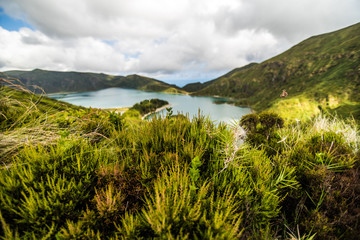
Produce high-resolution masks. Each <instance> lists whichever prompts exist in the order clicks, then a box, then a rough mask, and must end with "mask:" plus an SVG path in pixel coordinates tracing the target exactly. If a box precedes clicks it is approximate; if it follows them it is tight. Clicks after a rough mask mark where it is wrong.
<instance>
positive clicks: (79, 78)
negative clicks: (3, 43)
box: [5, 69, 184, 93]
mask: <svg viewBox="0 0 360 240" xmlns="http://www.w3.org/2000/svg"><path fill="white" fill-rule="evenodd" d="M5 74H6V75H7V76H8V77H12V78H17V79H19V80H20V81H21V82H22V83H23V84H24V85H25V86H26V87H28V88H30V89H31V90H32V89H33V86H39V87H40V88H42V89H43V90H44V91H45V92H46V93H56V92H84V91H94V90H99V89H104V88H109V87H120V88H132V89H137V90H143V91H154V92H170V93H183V92H184V91H183V90H181V89H180V88H178V87H177V86H175V85H170V84H167V83H164V82H162V81H159V80H156V79H153V78H148V77H143V76H139V75H136V74H134V75H129V76H113V75H106V74H103V73H83V72H58V71H47V70H41V69H35V70H33V71H7V72H5Z"/></svg>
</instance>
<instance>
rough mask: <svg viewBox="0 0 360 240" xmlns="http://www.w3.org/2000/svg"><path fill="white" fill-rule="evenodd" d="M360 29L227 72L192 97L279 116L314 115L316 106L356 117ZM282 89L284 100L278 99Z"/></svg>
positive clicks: (359, 112) (358, 112)
mask: <svg viewBox="0 0 360 240" xmlns="http://www.w3.org/2000/svg"><path fill="white" fill-rule="evenodd" d="M359 63H360V24H356V25H353V26H350V27H348V28H345V29H342V30H339V31H336V32H332V33H328V34H323V35H319V36H315V37H311V38H309V39H307V40H305V41H303V42H301V43H299V44H298V45H296V46H294V47H292V48H291V49H289V50H288V51H286V52H284V53H282V54H280V55H278V56H276V57H274V58H271V59H269V60H267V61H265V62H263V63H261V64H256V65H252V66H251V67H249V68H245V69H240V71H232V72H231V73H230V74H227V75H224V76H223V77H220V78H218V79H217V80H216V81H212V84H210V85H208V86H207V87H205V88H203V89H201V90H200V91H198V92H196V93H195V94H197V95H219V96H225V97H232V98H235V99H238V100H239V103H240V104H241V105H249V106H251V107H252V108H253V109H255V110H257V111H259V110H265V109H273V110H275V111H278V112H279V113H281V114H282V115H283V116H289V115H290V114H291V115H293V116H295V115H296V116H300V117H301V115H302V114H303V113H304V112H306V115H314V114H316V113H318V112H319V111H320V110H319V107H318V106H321V107H322V108H323V109H328V110H338V111H339V112H340V113H342V114H353V115H355V116H356V117H360V90H359V89H360V64H359ZM282 89H286V90H287V92H288V93H289V96H288V97H287V98H286V99H280V98H279V95H280V94H281V92H282Z"/></svg>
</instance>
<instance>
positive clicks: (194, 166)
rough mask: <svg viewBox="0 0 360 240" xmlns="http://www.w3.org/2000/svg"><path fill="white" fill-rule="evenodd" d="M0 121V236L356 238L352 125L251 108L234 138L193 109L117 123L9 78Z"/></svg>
mask: <svg viewBox="0 0 360 240" xmlns="http://www.w3.org/2000/svg"><path fill="white" fill-rule="evenodd" d="M0 80H2V79H1V78H0ZM16 88H17V89H16ZM141 105H143V106H144V107H145V106H146V105H147V103H146V102H145V103H144V104H141ZM0 120H1V128H0V139H1V141H0V160H1V165H2V167H1V168H0V238H2V239H175V238H179V239H251V240H252V239H340V238H343V239H356V236H359V234H360V224H359V221H358V219H359V215H360V209H359V207H358V206H359V204H360V202H359V201H360V199H359V197H358V196H359V194H360V178H359V172H360V164H359V160H360V155H359V146H358V143H359V134H358V131H357V129H358V128H357V126H356V125H354V122H353V121H342V120H338V119H328V118H326V117H323V116H318V117H316V118H314V119H312V120H310V121H308V122H303V121H301V122H298V123H295V124H292V123H290V124H289V123H288V122H284V121H283V120H282V119H281V118H279V117H278V116H277V115H276V114H274V113H266V112H263V113H260V114H254V113H253V114H249V115H246V116H244V117H243V118H242V120H241V121H240V124H241V125H242V126H243V127H244V128H245V129H246V131H247V133H246V135H245V132H244V131H242V130H241V128H240V126H239V124H233V125H231V126H225V125H223V124H215V123H214V122H212V121H210V120H209V119H207V118H206V117H204V116H201V115H199V116H197V117H195V118H193V119H192V120H190V119H189V118H188V117H187V116H184V115H177V116H173V115H171V113H169V114H168V115H167V116H166V117H156V116H155V117H154V118H152V119H151V120H149V121H145V120H141V119H134V118H130V119H128V118H126V117H124V115H119V114H117V113H115V112H109V111H105V110H101V109H92V108H81V107H76V106H72V105H70V104H66V103H63V102H61V101H56V100H54V99H50V98H47V97H44V96H40V95H35V94H33V93H31V92H29V91H27V90H26V89H24V88H23V87H22V86H20V85H13V87H12V88H10V87H6V86H1V85H0Z"/></svg>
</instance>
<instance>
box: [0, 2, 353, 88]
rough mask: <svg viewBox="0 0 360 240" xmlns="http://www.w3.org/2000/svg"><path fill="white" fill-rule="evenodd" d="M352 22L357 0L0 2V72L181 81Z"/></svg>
mask: <svg viewBox="0 0 360 240" xmlns="http://www.w3.org/2000/svg"><path fill="white" fill-rule="evenodd" d="M358 22H360V1H359V0H271V1H270V0H196V1H195V0H193V1H190V0H61V1H59V0H0V71H6V70H14V69H19V70H32V69H35V68H40V69H47V70H57V71H86V72H99V73H100V72H102V73H107V74H114V75H129V74H140V75H144V76H148V77H153V78H156V79H159V80H162V81H166V82H170V83H174V84H177V85H180V86H181V85H184V84H185V83H188V82H196V81H200V82H204V81H208V80H212V79H214V78H217V77H219V76H221V75H222V74H225V73H227V72H228V71H230V70H232V69H234V68H237V67H241V66H244V65H246V64H249V63H251V62H262V61H264V60H266V59H268V58H270V57H273V56H275V55H277V54H279V53H281V52H283V51H285V50H287V49H288V48H290V47H291V46H293V45H295V44H297V43H299V42H300V41H302V40H304V39H306V38H308V37H310V36H313V35H318V34H322V33H326V32H331V31H334V30H338V29H340V28H343V27H347V26H350V25H353V24H355V23H358Z"/></svg>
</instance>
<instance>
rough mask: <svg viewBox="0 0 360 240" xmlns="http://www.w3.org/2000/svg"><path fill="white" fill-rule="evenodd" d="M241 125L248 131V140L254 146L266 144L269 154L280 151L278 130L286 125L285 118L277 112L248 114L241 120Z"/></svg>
mask: <svg viewBox="0 0 360 240" xmlns="http://www.w3.org/2000/svg"><path fill="white" fill-rule="evenodd" d="M240 125H241V126H242V127H243V128H245V130H246V131H247V138H246V141H247V142H248V143H250V144H251V145H252V146H255V147H257V146H260V145H264V146H265V147H266V151H267V153H268V154H269V155H274V154H276V153H277V152H278V151H280V147H281V145H280V144H279V143H278V142H279V141H280V140H281V139H280V136H279V134H278V133H276V130H277V129H279V128H282V127H283V126H284V120H283V119H282V118H281V117H280V116H279V115H278V114H275V113H271V112H262V113H260V114H255V113H251V114H247V115H245V116H243V117H242V118H241V120H240Z"/></svg>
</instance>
